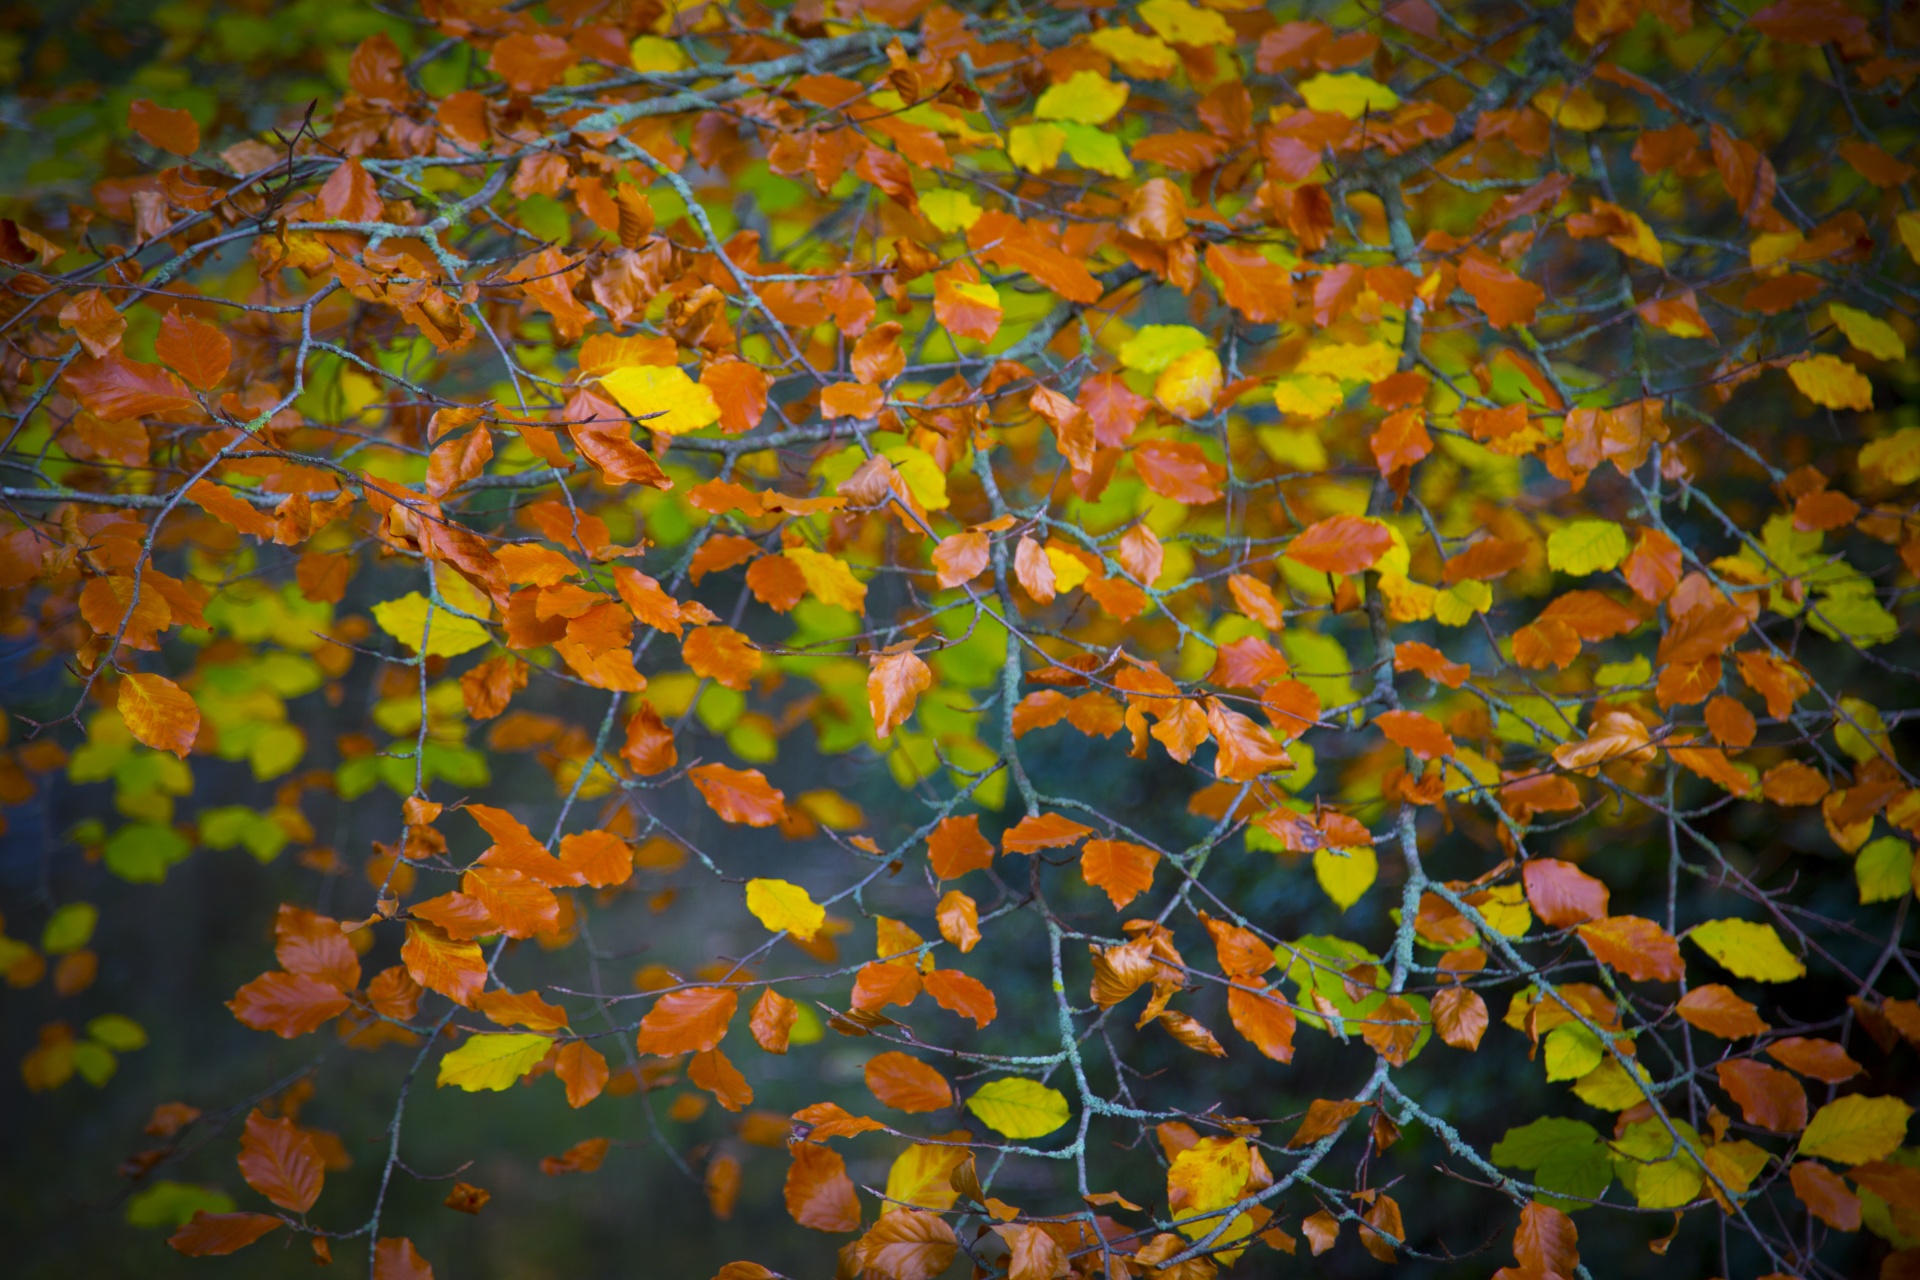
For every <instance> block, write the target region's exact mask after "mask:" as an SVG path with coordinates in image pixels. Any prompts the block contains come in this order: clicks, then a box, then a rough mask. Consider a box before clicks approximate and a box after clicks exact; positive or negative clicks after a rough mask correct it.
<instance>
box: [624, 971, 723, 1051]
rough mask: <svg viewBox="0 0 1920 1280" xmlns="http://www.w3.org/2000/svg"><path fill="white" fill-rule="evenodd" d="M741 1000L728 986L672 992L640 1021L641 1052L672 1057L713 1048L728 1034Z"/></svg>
mask: <svg viewBox="0 0 1920 1280" xmlns="http://www.w3.org/2000/svg"><path fill="white" fill-rule="evenodd" d="M739 998H740V997H739V993H737V992H735V991H734V990H733V989H731V988H729V987H689V988H687V989H686V990H684V991H669V992H668V993H667V994H665V995H663V996H661V997H660V998H659V999H658V1000H657V1001H655V1002H654V1005H653V1008H651V1009H649V1010H648V1011H647V1015H646V1016H645V1017H644V1018H642V1019H641V1020H640V1035H639V1049H640V1052H641V1053H650V1054H654V1055H656V1056H658V1057H662V1058H670V1057H672V1056H673V1055H674V1054H676V1053H697V1052H700V1051H702V1050H706V1049H711V1048H713V1047H714V1046H715V1045H717V1044H719V1043H720V1040H721V1037H723V1036H725V1035H726V1034H727V1024H728V1023H730V1022H732V1021H733V1011H734V1008H735V1007H736V1006H737V1005H738V1003H739Z"/></svg>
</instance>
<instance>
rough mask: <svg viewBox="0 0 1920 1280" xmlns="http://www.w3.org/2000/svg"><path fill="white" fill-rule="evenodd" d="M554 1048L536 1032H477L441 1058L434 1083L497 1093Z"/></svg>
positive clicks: (442, 1086)
mask: <svg viewBox="0 0 1920 1280" xmlns="http://www.w3.org/2000/svg"><path fill="white" fill-rule="evenodd" d="M551 1048H553V1041H552V1040H551V1039H550V1038H548V1037H546V1036H535V1035H524V1034H514V1035H479V1036H473V1037H471V1038H469V1039H468V1040H467V1042H466V1043H465V1044H463V1045H461V1046H460V1047H459V1048H458V1049H455V1050H454V1051H453V1052H452V1053H449V1054H448V1055H447V1056H446V1057H444V1058H442V1059H440V1078H439V1080H438V1081H436V1082H435V1083H436V1084H437V1085H438V1086H439V1087H441V1088H445V1087H446V1086H447V1085H452V1086H454V1087H455V1088H456V1089H465V1090H466V1091H467V1092H468V1093H479V1092H480V1091H481V1090H483V1089H491V1090H493V1091H494V1092H498V1091H500V1090H502V1089H506V1088H510V1087H512V1085H513V1083H514V1082H515V1081H516V1080H518V1079H519V1078H520V1077H521V1076H524V1075H525V1074H527V1072H529V1071H531V1070H533V1069H534V1067H535V1066H537V1065H538V1064H539V1062H540V1060H541V1059H542V1058H544V1057H546V1056H547V1051H548V1050H549V1049H551Z"/></svg>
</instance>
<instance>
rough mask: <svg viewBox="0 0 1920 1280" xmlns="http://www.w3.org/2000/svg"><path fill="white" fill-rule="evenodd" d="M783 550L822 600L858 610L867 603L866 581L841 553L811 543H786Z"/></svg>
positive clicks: (849, 610)
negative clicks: (792, 545)
mask: <svg viewBox="0 0 1920 1280" xmlns="http://www.w3.org/2000/svg"><path fill="white" fill-rule="evenodd" d="M782 554H783V555H785V556H786V557H787V559H789V560H791V561H793V562H794V564H796V565H798V566H799V567H800V576H801V577H803V578H805V579H806V580H807V590H808V591H811V592H812V593H813V594H814V596H815V597H816V598H818V599H819V600H820V601H821V602H822V603H825V604H830V605H835V606H837V607H839V608H842V609H845V610H847V611H848V612H849V613H859V612H861V611H862V610H864V609H865V608H866V607H867V584H866V583H864V582H862V581H860V579H858V578H856V577H854V576H853V570H851V569H849V568H848V567H847V562H846V561H844V560H842V559H841V558H840V557H838V556H831V555H828V554H827V553H826V552H824V551H815V550H814V549H813V548H812V547H788V548H787V549H786V551H784V552H783V553H782Z"/></svg>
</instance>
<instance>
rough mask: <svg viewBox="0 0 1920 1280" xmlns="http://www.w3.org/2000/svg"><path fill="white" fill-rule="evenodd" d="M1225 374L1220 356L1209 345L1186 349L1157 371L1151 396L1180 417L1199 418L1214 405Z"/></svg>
mask: <svg viewBox="0 0 1920 1280" xmlns="http://www.w3.org/2000/svg"><path fill="white" fill-rule="evenodd" d="M1223 384H1224V374H1223V372H1222V370H1221V368H1220V357H1219V356H1217V355H1215V354H1214V353H1213V351H1212V349H1211V348H1207V347H1203V348H1201V349H1200V350H1198V351H1189V352H1187V353H1186V354H1185V355H1183V356H1180V357H1178V358H1176V359H1175V360H1174V362H1173V363H1172V364H1170V365H1168V366H1167V367H1166V368H1165V369H1162V370H1161V371H1160V377H1159V379H1158V380H1157V381H1155V383H1154V384H1153V398H1154V399H1155V400H1158V401H1159V402H1160V406H1161V408H1163V409H1165V410H1167V411H1168V412H1169V413H1177V414H1179V415H1180V416H1181V417H1183V418H1198V417H1200V416H1201V415H1202V414H1204V413H1206V411H1207V410H1209V409H1211V408H1212V407H1213V400H1214V397H1215V396H1217V395H1219V394H1220V388H1221V386H1222V385H1223Z"/></svg>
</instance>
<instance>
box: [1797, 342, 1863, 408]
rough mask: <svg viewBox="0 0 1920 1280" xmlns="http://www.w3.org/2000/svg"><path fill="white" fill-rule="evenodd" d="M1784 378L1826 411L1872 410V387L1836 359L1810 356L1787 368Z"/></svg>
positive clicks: (1848, 365)
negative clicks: (1791, 380)
mask: <svg viewBox="0 0 1920 1280" xmlns="http://www.w3.org/2000/svg"><path fill="white" fill-rule="evenodd" d="M1787 376H1788V377H1789V378H1792V379H1793V385H1794V386H1796V387H1798V388H1800V392H1801V394H1802V395H1804V396H1806V398H1807V399H1809V400H1811V401H1813V402H1814V403H1815V404H1819V405H1825V406H1826V407H1827V408H1829V409H1858V410H1860V411H1861V412H1863V413H1864V412H1866V411H1867V410H1869V409H1871V408H1873V384H1872V383H1871V382H1868V381H1867V376H1866V375H1865V374H1863V373H1861V372H1860V371H1859V370H1858V369H1856V368H1854V367H1853V366H1852V365H1850V364H1848V363H1847V362H1846V361H1845V360H1842V359H1840V357H1838V356H1811V357H1809V358H1808V359H1805V360H1796V361H1795V362H1794V363H1792V364H1790V365H1788V366H1787Z"/></svg>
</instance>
